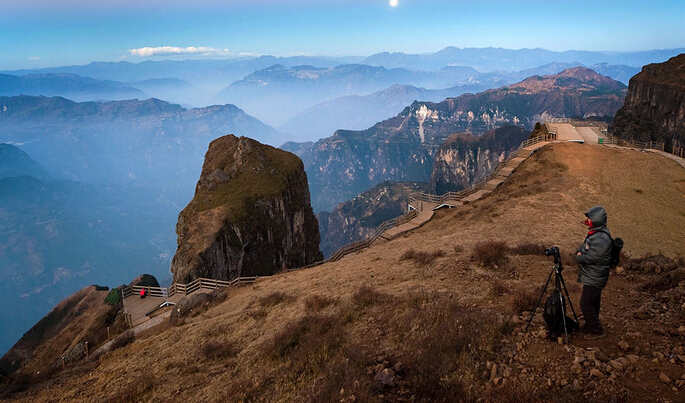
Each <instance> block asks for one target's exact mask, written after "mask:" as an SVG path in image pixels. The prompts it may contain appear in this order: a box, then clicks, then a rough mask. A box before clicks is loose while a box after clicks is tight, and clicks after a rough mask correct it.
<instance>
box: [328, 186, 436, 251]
mask: <svg viewBox="0 0 685 403" xmlns="http://www.w3.org/2000/svg"><path fill="white" fill-rule="evenodd" d="M408 185H411V184H404V183H392V182H383V183H381V184H379V185H378V186H376V187H374V188H373V189H371V190H368V191H366V192H364V193H361V194H359V195H357V196H356V197H355V198H353V199H352V200H348V201H346V202H343V203H340V204H339V205H338V206H337V207H336V208H335V209H334V210H333V212H332V213H327V212H322V213H319V215H318V217H319V231H320V232H321V250H322V251H323V253H324V255H325V256H330V255H331V254H332V253H333V252H335V251H336V250H338V249H339V248H340V247H341V246H344V245H346V244H349V243H352V242H355V241H359V240H361V239H364V238H366V237H368V236H371V234H373V233H374V231H375V230H376V228H377V227H378V226H379V225H381V224H382V223H383V221H387V220H390V219H393V218H395V217H397V216H400V215H402V214H404V213H406V212H407V202H408V201H409V192H408V190H407V186H408ZM424 185H425V184H424Z"/></svg>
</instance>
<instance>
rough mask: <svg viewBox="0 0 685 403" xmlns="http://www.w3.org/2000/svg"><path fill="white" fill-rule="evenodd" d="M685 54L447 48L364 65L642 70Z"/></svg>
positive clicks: (378, 57) (380, 57) (386, 56)
mask: <svg viewBox="0 0 685 403" xmlns="http://www.w3.org/2000/svg"><path fill="white" fill-rule="evenodd" d="M683 52H685V48H679V49H663V50H649V51H644V52H589V51H578V50H569V51H565V52H554V51H550V50H545V49H539V48H537V49H518V50H512V49H502V48H463V49H462V48H456V47H453V46H450V47H447V48H445V49H443V50H441V51H439V52H436V53H428V54H421V55H418V54H406V53H401V52H398V53H388V52H384V53H378V54H375V55H372V56H369V57H367V58H366V59H364V60H363V61H362V63H364V64H368V65H371V66H384V67H385V68H388V69H390V68H405V69H410V70H437V69H440V68H442V67H445V66H471V67H473V68H475V69H476V70H479V71H495V70H504V71H518V70H525V69H529V68H533V67H535V66H540V65H544V64H548V63H553V62H558V63H581V64H583V65H586V66H591V65H594V64H598V63H608V64H622V65H627V66H632V67H641V66H643V65H645V64H649V63H654V62H660V61H664V60H667V59H668V58H670V57H672V56H674V55H677V54H679V53H683Z"/></svg>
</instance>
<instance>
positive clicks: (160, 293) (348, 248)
mask: <svg viewBox="0 0 685 403" xmlns="http://www.w3.org/2000/svg"><path fill="white" fill-rule="evenodd" d="M555 138H556V134H555V133H551V134H548V135H541V136H537V137H534V138H531V139H528V140H526V141H524V142H522V143H521V144H520V145H519V147H518V148H517V149H516V150H515V151H513V152H512V153H510V154H509V156H508V157H507V158H506V159H505V160H504V161H502V162H501V163H500V164H499V165H498V167H497V169H495V171H493V172H492V173H491V174H490V175H489V176H488V177H487V178H486V179H485V180H484V181H482V182H481V183H479V184H477V185H475V186H472V187H471V188H469V189H466V190H462V191H460V192H449V193H447V194H444V195H441V196H438V195H432V194H428V193H416V194H415V195H414V196H412V197H410V200H420V201H425V202H430V203H442V202H444V201H446V200H459V199H463V198H465V197H467V196H469V195H471V194H473V193H475V192H477V191H479V190H481V189H483V187H485V184H486V183H487V182H488V181H490V180H491V179H494V178H496V177H497V175H498V174H499V172H500V171H501V169H502V168H503V167H504V166H506V164H507V163H508V162H509V161H511V160H512V159H514V158H516V157H517V156H519V154H520V153H521V152H522V150H523V149H524V148H526V147H528V146H530V145H533V144H537V143H539V142H542V141H549V140H553V139H555ZM419 212H420V209H415V210H412V211H410V212H408V213H407V214H405V215H403V216H400V217H396V218H393V219H390V220H387V221H384V222H383V223H381V225H379V226H378V227H377V228H376V229H375V230H374V231H373V233H372V234H371V235H370V236H369V237H367V238H365V239H362V240H360V241H356V242H352V243H350V244H347V245H344V246H342V247H341V248H340V249H338V250H337V251H336V252H335V253H333V254H332V255H331V256H330V257H328V258H327V259H324V260H321V261H319V262H315V263H312V264H310V265H307V266H303V267H299V268H296V269H287V270H286V271H294V270H301V269H307V268H310V267H314V266H319V265H322V264H324V263H328V262H335V261H337V260H340V259H341V258H342V257H343V256H345V255H348V254H350V253H355V252H358V251H360V250H362V249H365V248H367V247H369V246H371V244H373V243H374V242H375V241H376V240H377V239H378V238H379V237H381V236H382V235H383V233H384V232H385V231H387V230H389V229H391V228H395V227H398V226H400V225H402V224H405V223H407V222H409V221H411V220H413V219H414V218H416V217H417V216H418V215H419ZM263 277H268V276H263ZM258 278H259V277H238V278H236V279H233V280H231V281H224V280H216V279H209V278H198V279H195V280H194V281H191V282H190V283H187V284H181V283H174V284H172V285H171V286H170V287H169V288H165V287H147V286H141V285H134V286H127V287H124V288H123V289H122V295H123V297H124V298H128V297H131V296H135V295H140V291H141V290H142V289H146V290H147V291H148V293H149V294H148V295H149V296H151V297H162V298H170V297H172V296H174V295H176V294H184V295H187V294H191V293H193V292H196V291H198V290H200V289H217V288H221V287H230V286H234V285H238V284H244V283H253V282H255V281H256V280H257V279H258Z"/></svg>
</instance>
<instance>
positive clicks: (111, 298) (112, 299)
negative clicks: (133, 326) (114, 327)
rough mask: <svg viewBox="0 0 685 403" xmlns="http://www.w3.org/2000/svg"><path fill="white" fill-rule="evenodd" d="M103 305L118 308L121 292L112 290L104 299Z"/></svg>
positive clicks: (115, 289) (116, 289)
mask: <svg viewBox="0 0 685 403" xmlns="http://www.w3.org/2000/svg"><path fill="white" fill-rule="evenodd" d="M105 303H107V304H110V305H112V306H113V307H117V308H118V307H119V304H121V290H120V289H118V288H113V289H112V290H110V292H109V293H108V294H107V296H106V297H105Z"/></svg>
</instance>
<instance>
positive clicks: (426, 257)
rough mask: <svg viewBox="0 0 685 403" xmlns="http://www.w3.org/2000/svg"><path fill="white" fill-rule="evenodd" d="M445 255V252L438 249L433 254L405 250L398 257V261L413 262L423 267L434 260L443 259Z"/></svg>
mask: <svg viewBox="0 0 685 403" xmlns="http://www.w3.org/2000/svg"><path fill="white" fill-rule="evenodd" d="M445 255H446V253H445V251H443V250H440V249H438V250H435V251H433V252H421V251H417V250H416V249H413V248H411V249H408V250H406V251H405V252H404V253H403V254H402V256H400V260H413V261H414V262H416V263H418V264H420V265H424V266H425V265H427V264H430V263H431V262H432V261H434V260H435V259H437V258H439V257H443V256H445Z"/></svg>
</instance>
